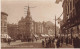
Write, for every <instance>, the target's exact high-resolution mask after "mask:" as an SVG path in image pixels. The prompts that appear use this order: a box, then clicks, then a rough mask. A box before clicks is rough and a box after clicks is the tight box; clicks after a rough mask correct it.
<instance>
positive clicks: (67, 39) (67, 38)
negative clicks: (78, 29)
mask: <svg viewBox="0 0 80 49" xmlns="http://www.w3.org/2000/svg"><path fill="white" fill-rule="evenodd" d="M66 45H68V37H66Z"/></svg>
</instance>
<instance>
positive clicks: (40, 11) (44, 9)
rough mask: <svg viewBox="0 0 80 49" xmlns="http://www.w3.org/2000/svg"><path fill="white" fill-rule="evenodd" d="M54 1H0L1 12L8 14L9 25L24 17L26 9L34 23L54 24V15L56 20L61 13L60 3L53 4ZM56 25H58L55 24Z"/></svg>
mask: <svg viewBox="0 0 80 49" xmlns="http://www.w3.org/2000/svg"><path fill="white" fill-rule="evenodd" d="M55 1H56V0H1V11H2V12H6V13H7V14H8V22H9V23H18V21H19V20H20V19H21V17H25V16H26V15H27V14H25V13H27V12H24V11H27V8H26V9H24V8H25V7H24V6H28V4H29V6H30V7H34V6H36V7H35V8H30V12H31V16H32V18H33V20H34V21H40V22H42V21H51V22H53V23H54V20H53V19H54V18H55V15H56V17H57V18H58V17H59V16H60V15H61V13H62V12H63V8H62V2H60V3H59V4H56V3H55ZM57 25H58V24H57Z"/></svg>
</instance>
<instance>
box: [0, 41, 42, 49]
mask: <svg viewBox="0 0 80 49" xmlns="http://www.w3.org/2000/svg"><path fill="white" fill-rule="evenodd" d="M1 47H2V48H4V47H7V48H8V47H9V48H10V47H11V48H18V47H19V48H23V47H24V48H42V44H41V40H37V41H34V42H20V41H17V42H11V43H10V45H9V44H8V43H1Z"/></svg>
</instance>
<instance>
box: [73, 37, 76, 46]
mask: <svg viewBox="0 0 80 49" xmlns="http://www.w3.org/2000/svg"><path fill="white" fill-rule="evenodd" d="M73 46H74V48H76V37H75V36H73Z"/></svg>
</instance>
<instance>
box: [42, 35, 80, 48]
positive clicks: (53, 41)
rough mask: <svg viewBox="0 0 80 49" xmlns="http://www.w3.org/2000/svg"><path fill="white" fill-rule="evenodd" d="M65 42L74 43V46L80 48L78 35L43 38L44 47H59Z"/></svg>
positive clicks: (67, 43)
mask: <svg viewBox="0 0 80 49" xmlns="http://www.w3.org/2000/svg"><path fill="white" fill-rule="evenodd" d="M63 44H66V46H68V45H72V46H73V47H74V48H80V38H79V37H78V36H76V37H73V38H71V37H63V36H62V37H56V38H45V40H42V46H43V47H44V48H59V47H62V45H63Z"/></svg>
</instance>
